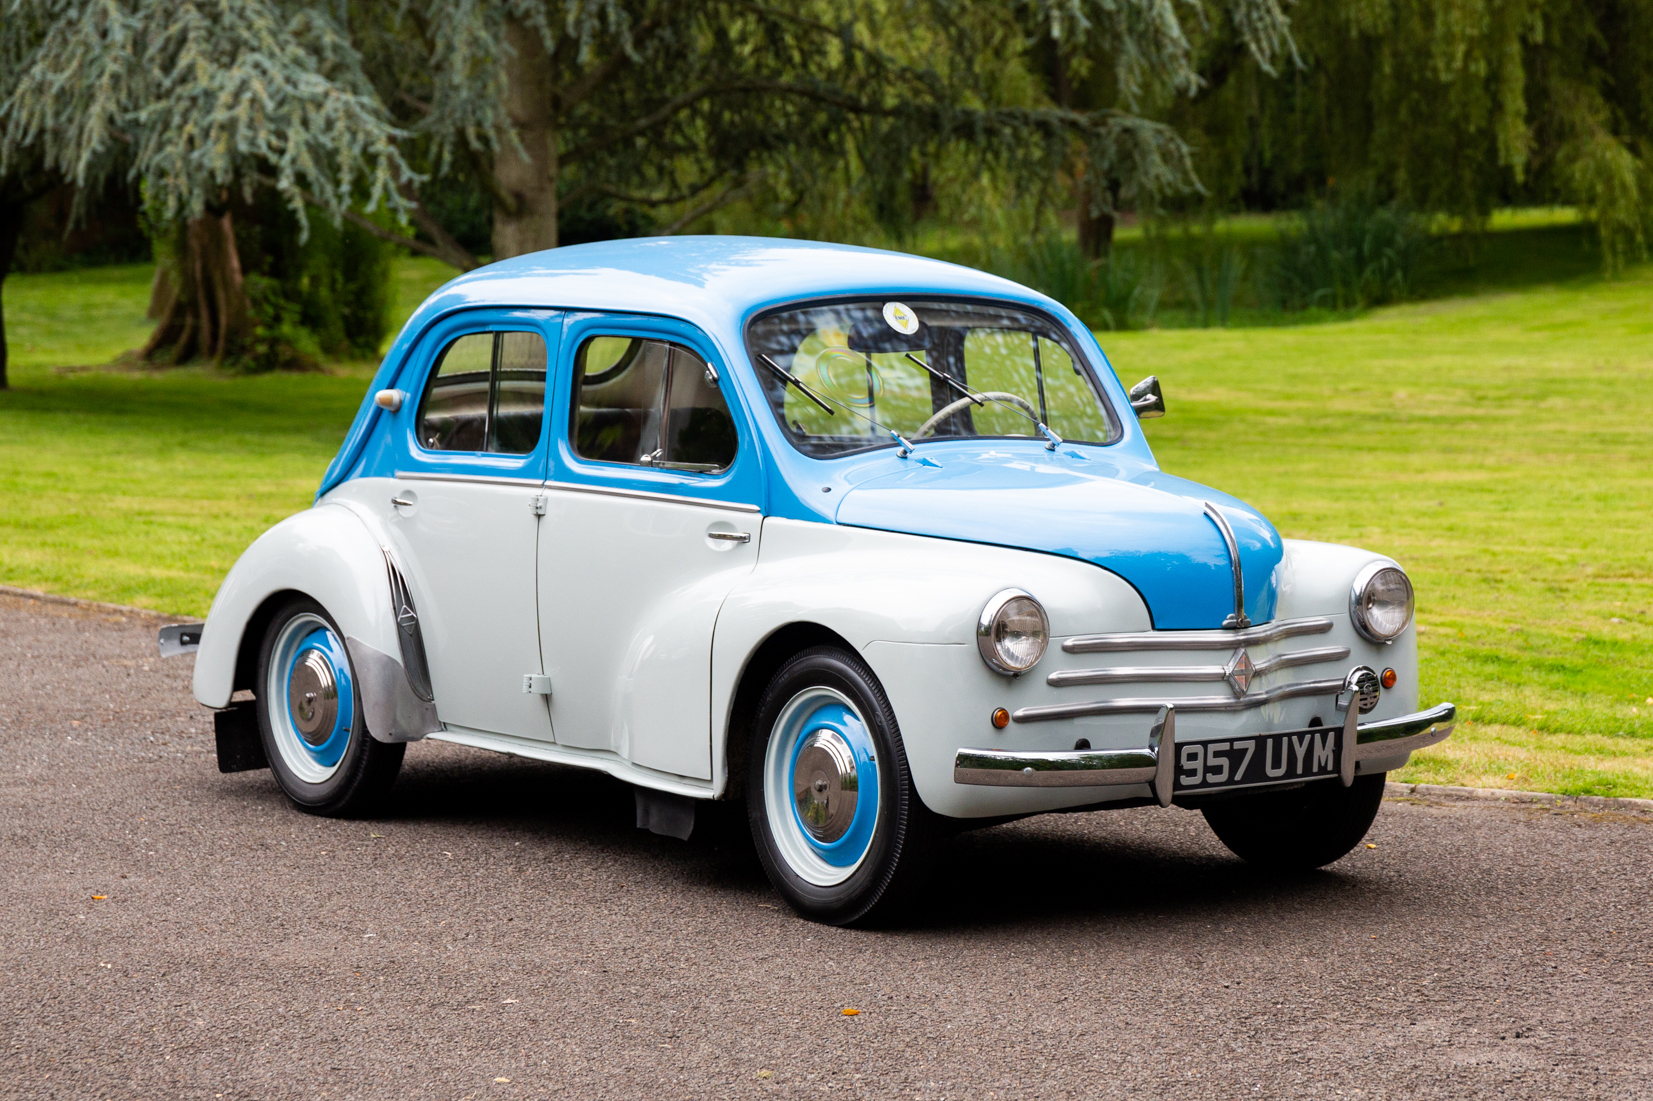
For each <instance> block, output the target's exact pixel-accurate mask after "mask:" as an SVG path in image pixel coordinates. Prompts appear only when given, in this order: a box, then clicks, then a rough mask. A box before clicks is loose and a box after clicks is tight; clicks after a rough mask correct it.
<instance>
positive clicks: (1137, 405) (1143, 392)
mask: <svg viewBox="0 0 1653 1101" xmlns="http://www.w3.org/2000/svg"><path fill="white" fill-rule="evenodd" d="M1131 408H1132V409H1135V410H1136V419H1137V420H1139V421H1145V420H1151V419H1152V418H1154V417H1163V416H1164V415H1165V395H1164V394H1162V393H1160V392H1159V376H1158V375H1149V376H1148V377H1147V378H1145V379H1143V380H1142V381H1141V382H1139V383H1137V384H1136V385H1135V386H1133V387H1131Z"/></svg>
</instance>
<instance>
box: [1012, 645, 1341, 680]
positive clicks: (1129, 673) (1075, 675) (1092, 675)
mask: <svg viewBox="0 0 1653 1101" xmlns="http://www.w3.org/2000/svg"><path fill="white" fill-rule="evenodd" d="M1348 656H1349V648H1348V647H1347V646H1323V647H1321V648H1319V649H1316V650H1298V651H1295V652H1294V653H1290V654H1276V655H1274V656H1273V657H1271V658H1264V659H1263V660H1262V661H1259V662H1255V663H1254V664H1253V666H1252V675H1253V676H1258V677H1261V676H1266V675H1268V674H1269V673H1272V672H1274V670H1276V669H1289V668H1291V667H1292V666H1296V665H1316V664H1318V663H1320V662H1322V661H1342V660H1343V659H1344V658H1346V657H1348ZM1227 673H1228V667H1227V666H1224V665H1168V666H1158V665H1148V666H1121V667H1119V668H1115V669H1059V670H1057V671H1056V672H1054V673H1052V674H1051V675H1050V676H1048V677H1046V678H1045V683H1046V684H1048V685H1050V686H1051V687H1052V688H1062V687H1065V686H1067V685H1070V684H1113V683H1117V682H1121V681H1123V682H1127V683H1138V684H1193V683H1198V682H1204V681H1220V680H1222V679H1223V678H1224V677H1225V676H1226V675H1227Z"/></svg>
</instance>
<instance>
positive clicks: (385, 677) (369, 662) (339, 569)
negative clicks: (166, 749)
mask: <svg viewBox="0 0 1653 1101" xmlns="http://www.w3.org/2000/svg"><path fill="white" fill-rule="evenodd" d="M391 586H392V581H391V566H390V563H389V561H388V552H387V551H386V550H385V549H384V548H383V547H381V546H380V544H379V542H378V541H377V540H376V539H374V538H373V536H372V534H371V533H370V532H369V531H368V529H367V527H366V526H365V525H364V524H363V523H362V521H361V520H360V519H359V518H358V517H357V516H356V515H355V514H354V513H353V512H352V511H351V510H350V509H348V508H346V507H344V506H341V505H329V504H322V505H317V506H316V507H314V508H311V509H309V510H307V511H305V512H301V513H298V514H297V515H295V516H290V517H288V518H287V519H285V520H283V521H282V522H281V523H279V524H277V525H276V526H275V527H273V528H271V529H270V530H269V531H267V532H265V533H264V534H263V535H261V536H259V537H258V539H256V540H255V541H254V542H253V545H252V546H250V547H248V548H247V550H246V551H245V553H243V554H242V555H241V557H240V558H239V559H238V560H237V561H236V563H235V565H234V566H233V567H232V568H231V569H230V572H229V574H228V576H226V577H225V578H224V583H223V584H222V585H221V586H219V589H218V595H217V596H215V597H214V598H213V601H212V609H211V611H210V612H208V614H207V622H206V627H205V629H204V630H203V631H202V633H201V646H200V650H199V652H198V653H197V655H196V659H195V681H194V692H195V698H196V700H197V701H199V702H200V703H202V704H204V705H205V706H207V707H214V708H221V707H227V706H228V705H229V702H230V696H231V695H232V694H233V692H234V691H235V688H236V683H235V681H236V670H237V665H238V663H239V661H240V658H241V655H242V652H243V650H244V648H245V647H247V646H257V645H258V644H259V642H260V640H259V639H256V638H251V637H249V635H248V627H249V624H251V623H252V622H253V620H254V617H255V616H256V615H257V614H258V612H259V611H260V610H261V609H263V608H264V607H265V606H266V604H267V603H268V602H270V600H271V598H273V597H276V596H278V595H279V594H282V593H298V594H302V595H304V596H308V597H309V598H311V599H312V600H314V601H316V602H317V603H318V604H320V605H321V606H322V607H323V608H324V609H326V610H327V613H328V615H330V616H332V617H333V621H334V622H335V623H336V624H337V625H338V627H339V630H340V631H341V632H343V634H344V636H345V646H346V648H347V649H348V650H349V651H350V659H351V663H352V665H353V666H354V673H355V676H356V679H357V681H358V683H359V686H360V689H361V693H362V709H363V712H364V714H365V715H366V718H367V728H368V732H369V733H371V734H372V735H373V737H375V738H376V739H378V740H379V741H382V742H405V741H413V740H415V739H418V738H422V737H424V736H425V735H426V734H428V733H432V732H434V731H436V730H439V729H441V724H440V722H439V720H438V718H437V713H436V706H435V702H434V701H433V700H431V699H430V698H429V693H428V689H425V690H424V691H417V690H416V689H415V687H414V686H413V684H411V683H410V681H409V678H408V676H407V672H406V667H405V665H404V662H403V658H402V655H403V654H404V653H406V652H407V648H406V644H405V641H404V639H403V636H402V632H401V629H400V627H399V625H398V622H397V612H398V610H399V609H398V606H397V604H396V602H394V601H393V597H392V588H391ZM414 643H415V645H416V646H417V650H416V651H415V653H416V660H417V658H418V657H422V654H423V645H422V643H421V642H420V641H419V640H418V638H417V635H415V636H414ZM420 687H421V688H424V685H423V684H421V686H420ZM422 697H423V698H422Z"/></svg>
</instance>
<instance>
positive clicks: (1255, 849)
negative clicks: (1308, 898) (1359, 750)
mask: <svg viewBox="0 0 1653 1101" xmlns="http://www.w3.org/2000/svg"><path fill="white" fill-rule="evenodd" d="M1387 779H1388V776H1387V774H1386V773H1382V772H1379V773H1377V774H1375V775H1371V776H1357V777H1355V782H1354V785H1353V786H1352V787H1344V786H1343V785H1342V784H1338V783H1333V782H1330V781H1321V782H1319V783H1313V784H1308V785H1306V786H1304V787H1301V788H1297V789H1296V790H1294V791H1283V792H1279V793H1276V794H1268V795H1254V796H1250V797H1247V798H1243V799H1231V800H1225V801H1223V802H1221V803H1213V804H1212V805H1211V806H1209V807H1206V808H1205V820H1206V822H1207V823H1208V824H1209V825H1210V826H1211V830H1212V832H1213V833H1215V834H1216V835H1217V839H1218V840H1219V841H1221V842H1222V843H1223V844H1224V845H1227V846H1228V848H1229V851H1231V852H1232V853H1233V854H1234V855H1235V856H1237V857H1239V858H1240V859H1242V860H1244V861H1246V862H1247V863H1249V864H1255V865H1257V866H1258V867H1260V868H1270V869H1273V870H1276V871H1307V870H1309V869H1310V868H1322V867H1325V866H1326V865H1327V864H1330V863H1332V861H1334V860H1337V859H1339V858H1341V857H1343V856H1345V855H1347V854H1348V853H1349V851H1350V850H1351V849H1353V848H1354V847H1355V846H1356V845H1358V844H1360V839H1361V838H1363V837H1365V836H1366V831H1367V830H1369V829H1371V828H1372V822H1373V820H1374V819H1376V818H1377V812H1378V807H1379V805H1380V804H1382V802H1383V784H1384V781H1385V780H1387Z"/></svg>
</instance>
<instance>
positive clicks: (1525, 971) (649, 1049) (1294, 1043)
mask: <svg viewBox="0 0 1653 1101" xmlns="http://www.w3.org/2000/svg"><path fill="white" fill-rule="evenodd" d="M154 630H155V625H154V624H153V623H152V622H146V621H143V620H138V619H128V620H122V619H120V618H119V617H117V616H114V615H111V614H108V613H102V612H93V611H87V610H82V609H79V608H71V607H64V606H60V605H50V604H31V603H30V602H27V601H23V600H18V599H16V598H11V597H0V745H4V747H5V756H4V758H0V792H3V803H0V811H3V814H4V828H5V831H6V845H5V855H4V860H3V862H0V901H3V905H4V910H3V913H0V918H3V920H0V966H3V969H4V971H3V975H0V1008H3V1011H4V1018H5V1022H6V1027H7V1035H6V1039H5V1054H4V1058H5V1063H4V1066H3V1067H0V1097H6V1098H13V1097H18V1098H23V1097H26V1098H42V1097H61V1098H77V1099H79V1098H145V1099H163V1098H210V1099H217V1098H227V1099H239V1098H285V1097H292V1098H426V1097H429V1098H443V1099H452V1101H459V1099H462V1098H474V1099H482V1098H498V1099H501V1101H505V1099H512V1098H535V1097H544V1096H554V1097H576V1098H586V1097H636V1098H649V1099H667V1098H679V1097H750V1096H769V1095H774V1096H809V1097H822V1096H827V1097H837V1096H843V1097H860V1096H866V1097H880V1098H882V1097H903V1098H905V1097H921V1098H940V1097H950V1098H960V1097H969V1098H1013V1097H1038V1098H1049V1097H1085V1098H1104V1097H1107V1098H1111V1097H1138V1098H1179V1097H1191V1098H1192V1097H1198V1098H1267V1097H1294V1098H1295V1097H1304V1098H1336V1097H1342V1098H1360V1099H1362V1101H1368V1099H1373V1098H1390V1097H1393V1098H1437V1097H1438V1098H1452V1099H1454V1101H1458V1099H1463V1098H1471V1097H1544V1098H1566V1097H1602V1098H1634V1097H1653V949H1650V933H1653V914H1650V912H1649V906H1648V903H1649V897H1650V893H1653V886H1650V884H1653V819H1649V818H1637V817H1633V816H1628V815H1617V816H1616V815H1608V814H1600V815H1597V814H1582V813H1557V812H1554V811H1549V810H1543V809H1536V808H1530V809H1521V808H1515V807H1509V806H1482V805H1451V804H1439V805H1425V804H1419V803H1397V802H1391V803H1388V804H1386V805H1385V806H1384V808H1383V811H1382V813H1381V814H1380V816H1379V818H1378V821H1377V825H1376V826H1375V827H1374V830H1373V832H1372V834H1371V836H1370V837H1369V838H1368V840H1369V841H1371V842H1372V843H1373V844H1374V845H1375V846H1376V847H1375V848H1361V849H1360V850H1358V851H1357V852H1356V853H1355V854H1354V855H1352V856H1350V857H1348V858H1346V859H1344V860H1343V861H1341V862H1340V863H1338V864H1337V865H1335V866H1334V867H1333V868H1331V869H1330V870H1328V871H1324V872H1320V873H1316V874H1313V875H1309V876H1301V877H1292V878H1283V879H1282V878H1268V877H1264V876H1260V875H1258V874H1255V873H1253V872H1252V871H1250V870H1248V869H1247V868H1246V867H1245V866H1244V865H1242V864H1240V863H1239V862H1238V861H1236V860H1234V859H1232V858H1231V857H1230V856H1229V855H1228V854H1227V853H1226V851H1225V850H1223V849H1222V848H1221V846H1219V845H1218V843H1217V842H1216V840H1215V839H1214V838H1213V837H1212V836H1211V834H1210V833H1209V831H1208V830H1207V829H1206V828H1205V826H1204V822H1203V819H1201V818H1200V817H1199V816H1198V815H1196V814H1192V813H1188V812H1184V811H1180V810H1168V811H1161V810H1158V809H1157V808H1149V809H1142V810H1132V811H1123V812H1115V813H1111V814H1108V813H1102V814H1083V815H1055V816H1047V817H1044V818H1040V819H1033V820H1031V821H1027V822H1022V823H1016V824H1013V825H1009V826H1000V827H997V828H994V829H989V830H983V831H978V832H975V833H970V834H966V835H963V836H961V837H959V838H958V839H957V840H956V841H954V842H953V843H952V844H951V846H950V848H949V850H948V852H947V854H946V856H945V857H944V858H943V860H942V862H941V864H940V866H939V867H938V869H937V885H936V888H935V891H934V901H933V906H932V908H931V910H930V911H929V912H928V913H927V914H925V915H924V916H923V917H922V918H921V919H920V920H919V921H917V922H915V923H914V924H913V925H912V926H911V927H909V928H906V929H902V930H896V931H882V932H875V933H867V932H854V931H844V930H836V929H829V928H824V927H822V926H818V925H812V924H809V923H807V922H804V921H800V920H799V919H797V918H796V917H794V916H793V915H792V914H791V912H790V911H788V910H786V909H785V908H784V907H783V906H781V905H780V903H779V900H778V899H777V897H776V896H775V895H774V894H773V893H772V892H771V891H770V889H769V887H768V884H767V883H766V881H765V880H764V878H763V874H762V872H761V870H760V869H759V867H758V864H757V860H756V858H755V857H754V856H753V854H752V852H751V850H750V847H749V845H748V843H747V842H746V840H745V838H744V835H743V834H742V833H741V826H740V825H739V823H738V822H737V823H734V824H724V825H723V826H721V827H717V826H714V828H711V829H709V830H707V831H705V832H704V834H697V835H696V837H695V838H694V839H692V840H691V841H689V842H680V841H674V840H669V839H664V838H658V837H654V836H652V835H649V834H647V833H644V832H640V831H638V830H636V829H635V828H634V827H633V823H632V816H633V807H632V798H631V795H630V792H629V789H628V788H626V787H624V786H622V785H620V784H618V783H614V782H611V781H609V780H607V779H604V778H593V777H592V776H589V775H586V774H583V773H579V772H575V771H571V770H567V769H560V768H553V767H550V766H544V765H538V764H532V763H526V762H518V761H512V760H508V759H505V758H500V757H494V756H491V755H488V754H484V753H481V752H475V751H469V750H462V749H459V748H456V747H452V746H442V745H437V744H434V743H430V744H421V745H416V746H413V747H411V748H410V749H409V752H408V757H407V765H406V768H405V769H404V771H403V773H402V778H401V780H400V781H398V784H397V788H396V791H395V797H394V800H393V805H392V806H391V808H390V809H389V811H388V812H387V815H386V816H385V817H384V818H382V819H377V820H373V821H331V820H326V819H318V818H311V817H308V816H306V815H303V814H300V813H297V812H295V811H293V810H292V809H290V808H289V807H288V805H287V804H286V803H285V802H284V801H283V799H282V797H281V795H280V793H279V792H278V791H277V789H276V787H275V784H274V782H273V781H272V780H271V779H270V777H269V774H268V773H267V772H260V773H242V774H238V775H232V776H223V775H220V774H219V773H218V772H217V770H216V767H215V765H214V758H213V754H212V740H211V735H210V724H209V721H208V716H207V713H206V712H204V711H202V710H201V709H200V708H198V707H197V706H196V705H195V704H194V703H193V702H192V701H191V699H190V696H189V672H190V664H191V662H190V659H188V658H175V659H170V660H168V661H165V662H163V661H161V660H160V659H157V658H156V657H155V656H154V654H155V646H154ZM94 896H106V897H103V898H101V899H98V898H95V897H94ZM846 1007H852V1008H855V1009H858V1010H860V1012H859V1014H858V1015H855V1016H845V1015H844V1014H843V1012H842V1011H843V1010H844V1009H845V1008H846ZM507 1079H508V1080H509V1081H507Z"/></svg>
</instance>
